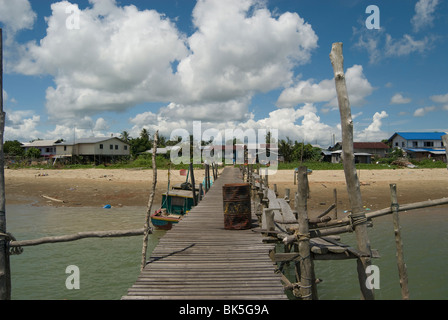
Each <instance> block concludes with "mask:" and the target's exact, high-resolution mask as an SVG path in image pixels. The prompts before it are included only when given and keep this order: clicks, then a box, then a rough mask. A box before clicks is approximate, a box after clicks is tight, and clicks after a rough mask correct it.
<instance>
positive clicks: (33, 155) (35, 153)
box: [25, 148, 40, 159]
mask: <svg viewBox="0 0 448 320" xmlns="http://www.w3.org/2000/svg"><path fill="white" fill-rule="evenodd" d="M25 156H26V157H27V158H30V159H37V158H40V150H39V149H37V148H29V149H28V150H27V151H26V153H25Z"/></svg>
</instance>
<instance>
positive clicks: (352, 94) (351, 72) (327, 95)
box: [277, 65, 373, 108]
mask: <svg viewBox="0 0 448 320" xmlns="http://www.w3.org/2000/svg"><path fill="white" fill-rule="evenodd" d="M345 76H346V83H347V91H348V95H349V99H350V104H351V105H352V106H362V105H363V104H364V103H365V98H366V97H367V96H369V95H370V94H372V92H373V87H372V85H371V84H370V82H369V81H368V80H367V78H366V77H365V75H364V72H363V67H362V66H361V65H354V66H353V67H351V68H348V69H347V71H346V75H345ZM316 102H327V106H331V107H337V106H338V102H337V94H336V87H335V83H334V80H333V79H325V80H322V81H321V82H319V83H314V81H313V80H305V81H299V82H298V83H297V84H296V85H294V86H292V87H289V88H286V89H285V90H283V92H282V93H281V94H280V96H279V98H278V100H277V106H278V107H281V108H291V107H294V106H296V105H298V104H301V103H316Z"/></svg>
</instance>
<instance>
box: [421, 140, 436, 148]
mask: <svg viewBox="0 0 448 320" xmlns="http://www.w3.org/2000/svg"><path fill="white" fill-rule="evenodd" d="M423 146H424V147H434V141H424V142H423Z"/></svg>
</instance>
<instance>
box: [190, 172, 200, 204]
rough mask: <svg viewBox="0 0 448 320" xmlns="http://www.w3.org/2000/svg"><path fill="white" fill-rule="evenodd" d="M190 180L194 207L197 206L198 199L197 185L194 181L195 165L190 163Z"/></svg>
mask: <svg viewBox="0 0 448 320" xmlns="http://www.w3.org/2000/svg"><path fill="white" fill-rule="evenodd" d="M190 179H191V192H192V193H193V206H195V207H196V206H197V205H198V202H197V198H196V183H195V181H194V169H193V163H190Z"/></svg>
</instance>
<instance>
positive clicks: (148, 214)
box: [140, 131, 159, 270]
mask: <svg viewBox="0 0 448 320" xmlns="http://www.w3.org/2000/svg"><path fill="white" fill-rule="evenodd" d="M158 138H159V132H158V131H156V133H155V134H154V143H153V149H152V170H153V177H152V189H151V194H150V195H149V200H148V207H147V209H146V216H145V226H144V229H145V231H144V232H145V233H144V235H143V246H142V261H141V265H140V268H141V270H143V269H144V268H145V266H146V251H147V248H148V238H149V234H151V233H152V230H151V222H150V221H151V212H152V204H153V202H154V196H155V194H156V185H157V164H156V153H157V152H156V151H157V144H158Z"/></svg>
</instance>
